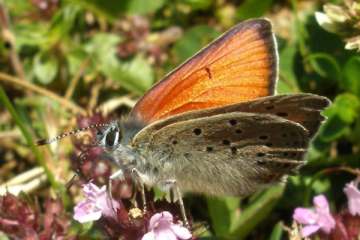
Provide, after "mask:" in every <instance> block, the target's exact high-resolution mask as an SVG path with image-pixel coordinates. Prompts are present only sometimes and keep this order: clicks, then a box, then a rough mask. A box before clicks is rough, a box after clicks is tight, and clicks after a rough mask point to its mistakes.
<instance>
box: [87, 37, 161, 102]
mask: <svg viewBox="0 0 360 240" xmlns="http://www.w3.org/2000/svg"><path fill="white" fill-rule="evenodd" d="M119 42H120V37H119V36H117V35H115V34H107V33H98V34H96V35H95V36H94V37H93V38H92V39H91V41H90V42H89V43H88V44H87V45H86V46H85V49H86V51H87V52H88V53H89V54H91V57H92V60H93V62H94V63H96V64H95V65H97V68H98V70H99V71H101V72H102V73H103V74H104V75H106V76H107V77H108V78H110V79H112V80H114V81H115V82H118V83H120V84H121V86H123V87H124V88H126V89H127V90H129V91H131V92H134V93H136V94H139V95H140V94H143V93H144V92H145V91H146V90H147V89H149V88H150V86H151V85H152V83H153V82H154V72H153V69H152V67H151V65H150V64H149V63H148V62H147V61H146V60H145V58H144V57H143V56H140V55H138V56H136V57H134V58H133V59H132V60H130V61H127V62H121V61H120V60H119V59H118V58H117V53H116V51H117V45H118V43H119Z"/></svg>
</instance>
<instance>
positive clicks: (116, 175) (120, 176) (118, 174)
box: [107, 169, 125, 213]
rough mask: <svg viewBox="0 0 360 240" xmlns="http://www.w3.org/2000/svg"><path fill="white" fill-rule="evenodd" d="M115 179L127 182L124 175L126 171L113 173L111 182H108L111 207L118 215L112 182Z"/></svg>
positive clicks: (110, 178) (120, 170)
mask: <svg viewBox="0 0 360 240" xmlns="http://www.w3.org/2000/svg"><path fill="white" fill-rule="evenodd" d="M114 179H120V180H125V175H124V171H123V170H122V169H119V170H117V171H116V172H115V173H113V174H112V175H111V176H110V177H109V182H108V188H107V191H108V196H109V199H108V200H109V201H110V206H111V208H112V209H113V211H114V212H115V213H116V210H115V208H114V205H113V201H112V199H113V196H112V181H113V180H114Z"/></svg>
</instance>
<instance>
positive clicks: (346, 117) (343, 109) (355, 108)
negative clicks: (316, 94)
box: [324, 93, 360, 124]
mask: <svg viewBox="0 0 360 240" xmlns="http://www.w3.org/2000/svg"><path fill="white" fill-rule="evenodd" d="M359 108H360V100H359V98H357V97H356V96H355V95H352V94H348V93H345V94H340V95H338V96H337V97H336V98H335V100H334V102H333V103H332V104H331V105H330V107H328V108H327V109H326V110H325V111H324V114H325V115H326V116H327V117H329V118H330V117H332V116H335V115H338V116H339V118H340V119H342V121H344V122H345V123H347V124H351V123H352V122H353V121H354V120H355V119H356V118H357V116H358V115H359Z"/></svg>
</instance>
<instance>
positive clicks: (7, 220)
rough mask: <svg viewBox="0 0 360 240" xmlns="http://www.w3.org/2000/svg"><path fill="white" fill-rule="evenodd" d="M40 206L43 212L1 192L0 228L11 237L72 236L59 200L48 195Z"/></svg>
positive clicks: (65, 237) (67, 219)
mask: <svg viewBox="0 0 360 240" xmlns="http://www.w3.org/2000/svg"><path fill="white" fill-rule="evenodd" d="M42 207H43V208H44V209H45V213H41V212H40V208H41V207H40V206H32V205H31V204H30V203H28V202H25V201H23V200H20V199H19V198H18V197H15V196H14V195H11V194H7V195H5V196H0V232H4V233H6V234H7V235H8V236H9V237H11V239H55V236H56V239H75V237H74V236H70V235H69V233H70V224H71V220H70V219H69V218H68V216H67V214H66V213H65V210H64V207H63V205H62V203H61V201H60V200H58V199H56V200H54V199H47V200H46V201H45V204H44V206H42Z"/></svg>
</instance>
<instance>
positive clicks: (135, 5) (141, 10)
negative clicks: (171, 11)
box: [123, 0, 166, 14]
mask: <svg viewBox="0 0 360 240" xmlns="http://www.w3.org/2000/svg"><path fill="white" fill-rule="evenodd" d="M123 2H126V12H127V13H128V14H148V13H153V12H155V11H156V10H158V9H160V8H161V7H162V6H164V4H165V3H166V0H152V1H149V0H126V1H123Z"/></svg>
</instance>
